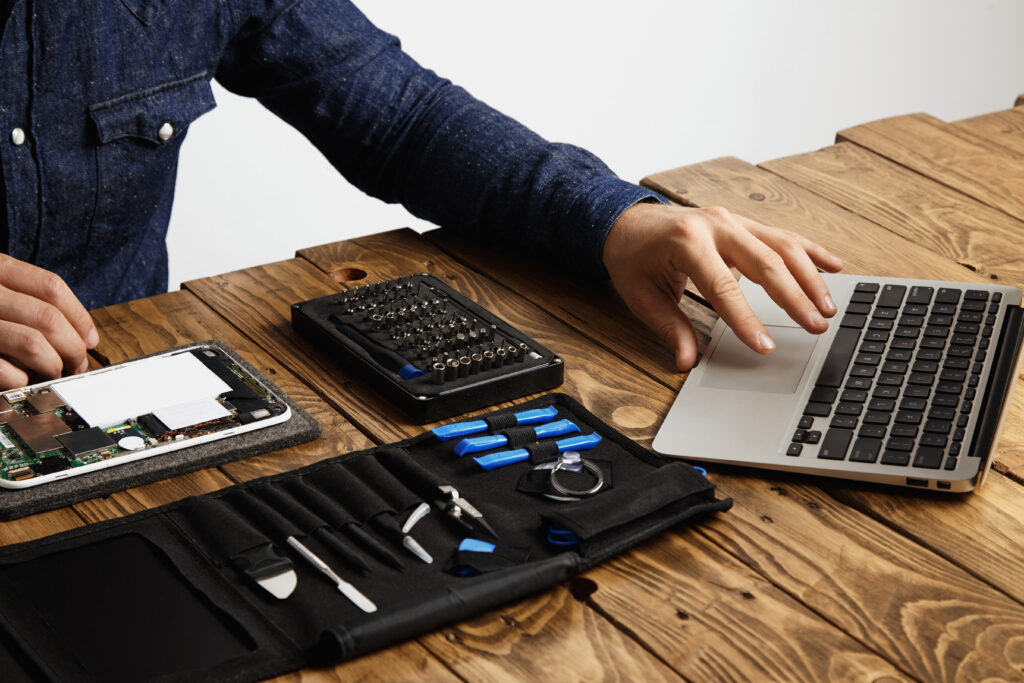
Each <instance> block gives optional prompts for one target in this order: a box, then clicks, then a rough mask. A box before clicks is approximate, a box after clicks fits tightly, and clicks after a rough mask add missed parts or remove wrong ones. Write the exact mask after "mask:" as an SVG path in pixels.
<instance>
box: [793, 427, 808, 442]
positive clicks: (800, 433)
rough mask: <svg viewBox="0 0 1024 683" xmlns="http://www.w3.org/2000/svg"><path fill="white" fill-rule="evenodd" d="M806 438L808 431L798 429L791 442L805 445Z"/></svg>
mask: <svg viewBox="0 0 1024 683" xmlns="http://www.w3.org/2000/svg"><path fill="white" fill-rule="evenodd" d="M805 438H807V430H806V429H798V430H796V431H795V432H793V438H792V439H790V441H792V442H793V443H803V442H804V439H805Z"/></svg>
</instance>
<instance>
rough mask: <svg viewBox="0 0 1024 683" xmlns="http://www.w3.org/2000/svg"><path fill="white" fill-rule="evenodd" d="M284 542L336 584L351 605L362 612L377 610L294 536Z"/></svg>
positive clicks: (367, 599) (371, 602)
mask: <svg viewBox="0 0 1024 683" xmlns="http://www.w3.org/2000/svg"><path fill="white" fill-rule="evenodd" d="M286 542H287V543H288V545H290V546H291V547H293V548H295V550H297V551H298V553H299V554H300V555H302V556H303V557H304V558H306V559H307V560H309V562H310V564H312V565H313V566H314V567H316V568H317V569H319V570H320V572H321V573H323V574H324V575H325V576H327V577H328V578H329V579H330V580H331V581H333V582H334V583H335V584H337V586H338V590H339V591H341V594H342V595H344V596H345V597H346V598H348V599H349V602H351V603H352V604H353V605H355V606H356V607H358V608H359V609H361V610H363V611H364V612H376V611H377V605H375V604H374V603H373V601H372V600H370V599H369V598H368V597H366V596H365V595H363V594H362V593H361V592H360V591H359V589H358V588H356V587H355V586H353V585H352V584H351V583H349V582H348V581H345V580H344V579H343V578H341V577H340V576H338V575H337V574H335V573H334V570H332V569H331V568H330V567H328V566H327V563H326V562H324V561H323V560H321V559H320V558H319V557H317V556H316V554H315V553H314V552H313V551H312V550H310V549H309V548H307V547H306V546H304V545H302V543H301V542H300V541H299V539H297V538H295V537H294V536H289V537H288V539H287V540H286Z"/></svg>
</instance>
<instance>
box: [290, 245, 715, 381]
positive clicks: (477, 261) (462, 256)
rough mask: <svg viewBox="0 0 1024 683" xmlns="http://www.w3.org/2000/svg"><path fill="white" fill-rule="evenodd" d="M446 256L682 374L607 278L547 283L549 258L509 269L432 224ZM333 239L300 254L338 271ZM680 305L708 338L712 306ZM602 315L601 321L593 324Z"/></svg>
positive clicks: (676, 377) (583, 330)
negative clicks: (558, 286)
mask: <svg viewBox="0 0 1024 683" xmlns="http://www.w3.org/2000/svg"><path fill="white" fill-rule="evenodd" d="M423 237H425V238H426V239H428V240H430V242H431V243H433V244H434V245H435V246H437V247H439V248H440V249H441V250H443V252H444V253H445V255H446V256H448V257H450V258H452V259H455V260H458V261H459V262H460V263H463V264H464V265H467V266H469V267H471V268H474V269H475V270H476V271H477V272H478V273H479V274H481V275H484V276H487V277H490V278H491V279H494V280H495V281H497V282H499V283H500V284H502V285H504V286H505V287H507V288H508V289H512V290H515V291H517V292H519V293H520V294H521V295H523V296H524V297H526V298H527V299H529V300H530V301H531V302H533V303H534V304H535V305H537V306H539V307H540V308H543V309H544V310H546V311H548V312H549V313H552V314H553V315H556V316H558V317H559V318H561V319H562V320H563V321H564V322H565V323H566V324H567V325H569V326H571V327H572V328H573V329H574V330H576V332H578V333H579V334H581V335H583V336H584V337H587V338H588V339H590V340H591V341H592V342H594V343H596V344H600V345H602V346H604V347H605V348H607V349H609V350H610V351H612V352H613V353H615V354H616V355H617V356H619V357H620V358H623V359H625V360H627V361H628V362H630V363H632V364H633V365H635V366H636V367H637V368H639V369H641V370H643V371H644V372H646V373H647V374H648V375H651V376H652V377H655V378H657V379H659V380H661V381H663V382H664V383H666V384H667V385H668V386H670V387H672V388H675V389H678V388H679V387H680V386H682V382H683V379H684V378H685V374H683V373H679V372H677V371H676V369H675V360H674V358H673V356H672V354H671V353H670V352H669V351H668V349H667V348H666V347H665V345H664V344H663V343H662V342H661V340H660V339H659V338H658V337H657V335H655V334H654V333H653V332H651V331H650V330H648V329H646V328H645V327H643V325H642V324H641V323H640V322H639V321H638V320H637V319H636V318H635V317H634V316H633V314H632V313H631V312H630V311H629V309H628V308H627V307H626V305H625V304H624V303H622V300H621V299H619V297H618V294H617V293H616V292H615V290H614V288H613V287H612V286H611V284H610V283H609V282H606V281H601V282H599V281H588V282H582V281H576V280H566V281H565V285H566V286H565V289H560V290H557V291H551V290H549V289H545V288H544V285H543V284H542V283H543V282H545V278H544V277H543V275H544V274H545V273H546V272H548V271H549V270H550V269H551V268H553V265H552V264H551V263H548V262H540V263H529V262H522V261H520V262H519V263H518V264H517V267H516V269H515V272H514V273H513V272H512V271H510V270H509V269H508V268H505V267H503V266H504V265H505V263H506V262H507V257H506V256H505V255H504V254H502V253H501V252H500V251H497V250H493V249H487V248H485V247H483V246H481V245H476V244H473V243H471V242H468V241H467V240H465V239H462V238H461V237H459V236H458V235H455V234H454V233H452V232H451V231H447V230H432V231H430V232H428V233H425V234H424V235H423ZM344 244H346V243H340V242H335V243H332V244H324V245H321V246H318V247H311V248H309V249H303V250H301V251H299V252H298V256H301V257H302V258H305V259H307V260H308V261H310V262H311V263H313V264H314V265H316V266H317V267H318V268H320V269H321V270H323V271H325V272H328V273H330V272H337V271H339V270H342V269H344V268H345V267H346V266H348V265H349V264H351V263H355V264H357V265H358V264H359V262H358V261H356V262H352V261H350V260H349V258H350V256H352V254H351V253H350V252H351V249H350V248H346V247H344V246H343V245H344ZM681 307H682V309H683V311H684V312H685V313H686V314H687V316H689V317H690V319H691V320H692V321H693V322H694V325H695V327H696V329H697V334H698V345H699V347H700V348H703V347H704V346H705V345H706V344H707V341H708V337H709V335H710V330H711V326H712V325H714V321H715V319H716V316H715V315H714V313H713V312H712V311H710V310H709V309H707V308H705V307H704V306H701V305H699V304H697V303H696V302H693V301H691V300H689V299H684V300H683V302H682V304H681ZM597 321H600V325H598V324H597Z"/></svg>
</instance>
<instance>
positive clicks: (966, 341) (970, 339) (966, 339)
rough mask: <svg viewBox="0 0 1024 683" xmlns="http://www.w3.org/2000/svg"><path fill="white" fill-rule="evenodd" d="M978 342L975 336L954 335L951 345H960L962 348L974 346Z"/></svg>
mask: <svg viewBox="0 0 1024 683" xmlns="http://www.w3.org/2000/svg"><path fill="white" fill-rule="evenodd" d="M977 341H978V337H977V335H974V334H954V335H953V343H954V344H962V345H964V346H974V345H975V344H976V343H977Z"/></svg>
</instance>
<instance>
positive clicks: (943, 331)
mask: <svg viewBox="0 0 1024 683" xmlns="http://www.w3.org/2000/svg"><path fill="white" fill-rule="evenodd" d="M924 336H926V337H942V338H943V339H945V338H946V337H948V336H949V328H948V327H940V326H938V325H930V326H929V327H926V328H924Z"/></svg>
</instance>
